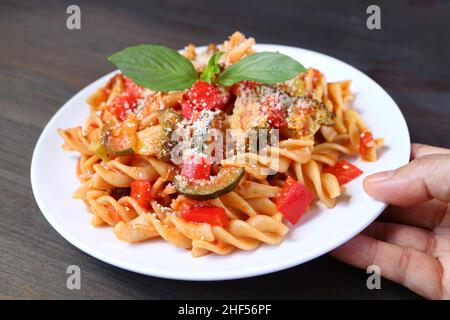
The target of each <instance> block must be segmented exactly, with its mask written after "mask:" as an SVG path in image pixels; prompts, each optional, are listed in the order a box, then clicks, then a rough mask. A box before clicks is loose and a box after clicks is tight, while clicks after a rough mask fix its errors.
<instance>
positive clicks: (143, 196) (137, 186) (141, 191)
mask: <svg viewBox="0 0 450 320" xmlns="http://www.w3.org/2000/svg"><path fill="white" fill-rule="evenodd" d="M151 189H152V185H151V183H150V181H146V180H135V181H133V182H131V194H130V195H131V197H132V198H134V199H135V200H136V201H137V203H138V204H139V206H141V207H142V208H144V209H147V210H148V209H150V199H151Z"/></svg>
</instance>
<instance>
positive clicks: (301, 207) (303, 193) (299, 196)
mask: <svg viewBox="0 0 450 320" xmlns="http://www.w3.org/2000/svg"><path fill="white" fill-rule="evenodd" d="M312 199H313V194H312V193H311V191H309V190H308V189H307V188H306V187H305V186H304V185H303V184H302V183H301V182H299V181H296V180H294V179H293V178H291V177H288V178H287V179H286V184H285V185H284V186H283V188H282V189H281V190H280V191H279V193H278V195H277V196H276V198H275V204H276V205H277V207H278V210H279V211H280V212H281V213H282V214H283V216H284V217H285V218H286V219H287V220H288V221H289V222H291V223H292V224H296V223H297V222H298V220H300V218H301V216H302V215H303V213H305V211H306V209H307V208H308V206H309V204H310V203H311V201H312Z"/></svg>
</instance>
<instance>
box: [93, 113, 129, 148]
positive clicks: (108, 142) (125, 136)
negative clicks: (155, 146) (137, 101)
mask: <svg viewBox="0 0 450 320" xmlns="http://www.w3.org/2000/svg"><path fill="white" fill-rule="evenodd" d="M136 132H137V119H136V116H135V115H130V116H129V117H127V119H126V120H125V121H124V122H122V123H120V124H119V125H116V126H114V127H111V126H110V125H105V126H104V127H103V129H102V137H101V144H102V145H103V146H104V147H105V149H106V150H107V151H108V152H109V153H110V154H112V155H127V154H132V153H134V149H135V148H136V141H137V137H136Z"/></svg>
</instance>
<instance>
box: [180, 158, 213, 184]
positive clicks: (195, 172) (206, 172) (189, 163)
mask: <svg viewBox="0 0 450 320" xmlns="http://www.w3.org/2000/svg"><path fill="white" fill-rule="evenodd" d="M181 175H182V176H183V177H185V178H187V179H192V180H209V178H210V177H211V160H210V159H208V158H206V157H202V156H191V157H189V158H188V159H186V160H184V161H183V164H182V167H181Z"/></svg>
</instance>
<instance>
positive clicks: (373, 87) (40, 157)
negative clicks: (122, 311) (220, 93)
mask: <svg viewBox="0 0 450 320" xmlns="http://www.w3.org/2000/svg"><path fill="white" fill-rule="evenodd" d="M255 49H256V50H257V51H279V52H281V53H284V54H287V55H289V56H291V57H292V58H295V59H297V60H298V61H300V62H301V63H302V64H304V65H305V66H311V67H315V68H317V69H319V70H321V71H322V72H324V73H325V75H326V77H327V80H328V81H338V80H344V79H351V80H352V81H353V82H352V86H351V90H352V92H354V93H355V95H356V99H355V102H354V104H353V107H354V108H355V109H356V110H357V111H358V112H360V113H361V114H362V116H363V118H364V119H365V120H366V122H367V123H368V125H369V127H370V128H371V130H372V131H373V133H374V135H375V137H384V138H385V139H386V146H387V147H386V148H385V149H384V151H383V152H382V155H381V158H380V159H379V160H378V161H377V162H375V163H367V162H360V161H357V162H356V165H357V166H358V167H360V168H361V169H362V170H364V172H365V173H364V175H363V176H361V177H359V178H358V179H356V180H355V181H353V182H351V183H350V184H349V185H348V187H347V194H348V195H349V197H348V198H346V199H345V200H342V201H341V202H340V203H339V204H338V205H337V206H336V207H335V208H334V209H327V208H325V207H319V209H318V210H315V211H314V212H310V213H308V214H307V215H306V216H304V217H303V218H302V219H301V221H300V222H299V223H298V225H297V226H296V227H295V228H293V229H292V230H291V232H290V233H289V234H288V235H287V236H286V238H285V240H284V241H283V242H282V243H281V244H280V245H278V246H268V245H262V246H261V247H259V248H258V249H256V250H253V251H248V252H246V251H239V250H236V251H235V252H233V253H232V254H230V255H228V256H223V257H222V256H217V255H214V254H210V255H207V256H205V257H201V258H196V259H194V258H192V257H191V255H190V253H189V251H186V250H184V249H179V248H176V247H174V246H173V245H171V244H168V243H166V242H165V241H163V240H150V241H147V242H143V243H140V244H127V243H124V242H121V241H120V240H118V239H117V238H116V237H115V236H114V234H113V233H112V230H111V228H109V227H104V228H94V227H92V226H91V225H90V214H89V213H88V212H87V211H86V209H85V207H84V204H83V202H82V201H80V200H74V199H72V193H73V192H74V190H75V189H76V188H77V187H78V185H79V182H78V181H77V179H76V176H75V164H76V159H77V155H76V154H74V153H68V152H66V151H64V150H62V149H61V144H62V139H61V138H60V137H59V136H58V135H57V133H56V129H57V128H68V127H73V126H78V125H82V124H84V123H85V120H86V117H87V115H88V107H87V105H86V103H85V100H86V99H87V97H88V96H89V95H90V94H92V93H93V92H94V91H95V90H96V89H97V88H99V87H101V86H102V85H104V84H105V83H106V81H107V80H108V79H109V78H110V77H111V75H112V74H113V73H111V74H108V75H106V76H104V77H102V78H100V79H98V80H97V81H95V82H94V83H92V84H90V85H89V86H87V87H86V88H84V89H83V90H81V91H80V92H78V93H77V94H76V95H75V96H74V97H72V98H71V99H70V100H69V101H68V102H67V103H65V104H64V106H63V107H62V108H61V109H60V110H59V111H58V112H57V113H56V114H55V115H54V116H53V118H52V119H51V120H50V122H49V123H48V124H47V126H46V127H45V129H44V131H43V132H42V134H41V136H40V138H39V141H38V142H37V144H36V148H35V150H34V154H33V160H32V163H31V183H32V187H33V192H34V196H35V198H36V201H37V203H38V205H39V207H40V209H41V210H42V212H43V214H44V216H45V217H46V218H47V220H48V222H49V223H50V224H51V225H52V226H53V227H54V228H55V229H56V230H57V231H58V232H59V233H60V234H61V235H62V236H63V237H64V238H65V239H66V240H67V241H69V242H70V243H72V244H73V245H74V246H76V247H77V248H79V249H81V250H83V251H84V252H86V253H88V254H90V255H92V256H94V257H96V258H98V259H100V260H103V261H105V262H107V263H110V264H112V265H115V266H117V267H120V268H124V269H127V270H131V271H135V272H138V273H142V274H146V275H152V276H157V277H163V278H170V279H184V280H224V279H236V278H244V277H251V276H257V275H261V274H266V273H270V272H274V271H278V270H282V269H286V268H289V267H293V266H296V265H298V264H301V263H304V262H306V261H308V260H311V259H314V258H316V257H318V256H320V255H322V254H324V253H326V252H328V251H330V250H332V249H334V248H336V247H337V246H339V245H340V244H342V243H344V242H345V241H347V240H349V239H350V238H352V237H353V236H355V235H356V234H357V233H359V232H360V231H362V230H363V229H364V228H365V227H366V226H367V225H369V224H370V223H371V222H372V221H373V220H374V219H375V218H376V217H377V216H378V215H379V214H380V213H381V212H382V211H383V210H384V208H385V206H386V205H385V204H384V203H381V202H378V201H375V200H374V199H372V198H371V197H369V196H368V195H367V194H366V193H365V192H364V190H363V187H362V181H363V178H364V177H365V176H366V175H368V174H371V173H374V172H378V171H382V170H388V169H394V168H397V167H399V166H401V165H403V164H405V163H407V162H408V159H409V151H410V150H409V149H410V140H409V133H408V128H407V126H406V123H405V120H404V118H403V116H402V114H401V112H400V110H399V109H398V107H397V105H396V104H395V102H394V101H393V100H392V98H391V97H390V96H389V95H388V94H387V93H386V92H385V91H384V90H383V89H382V88H381V87H380V86H379V85H378V84H377V83H375V82H374V81H373V80H371V79H370V78H369V77H367V76H366V75H365V74H363V73H362V72H360V71H358V70H357V69H355V68H353V67H352V66H350V65H348V64H346V63H344V62H342V61H339V60H337V59H334V58H331V57H329V56H326V55H323V54H320V53H317V52H313V51H309V50H305V49H299V48H293V47H287V46H278V45H256V47H255ZM74 263H76V261H74Z"/></svg>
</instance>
